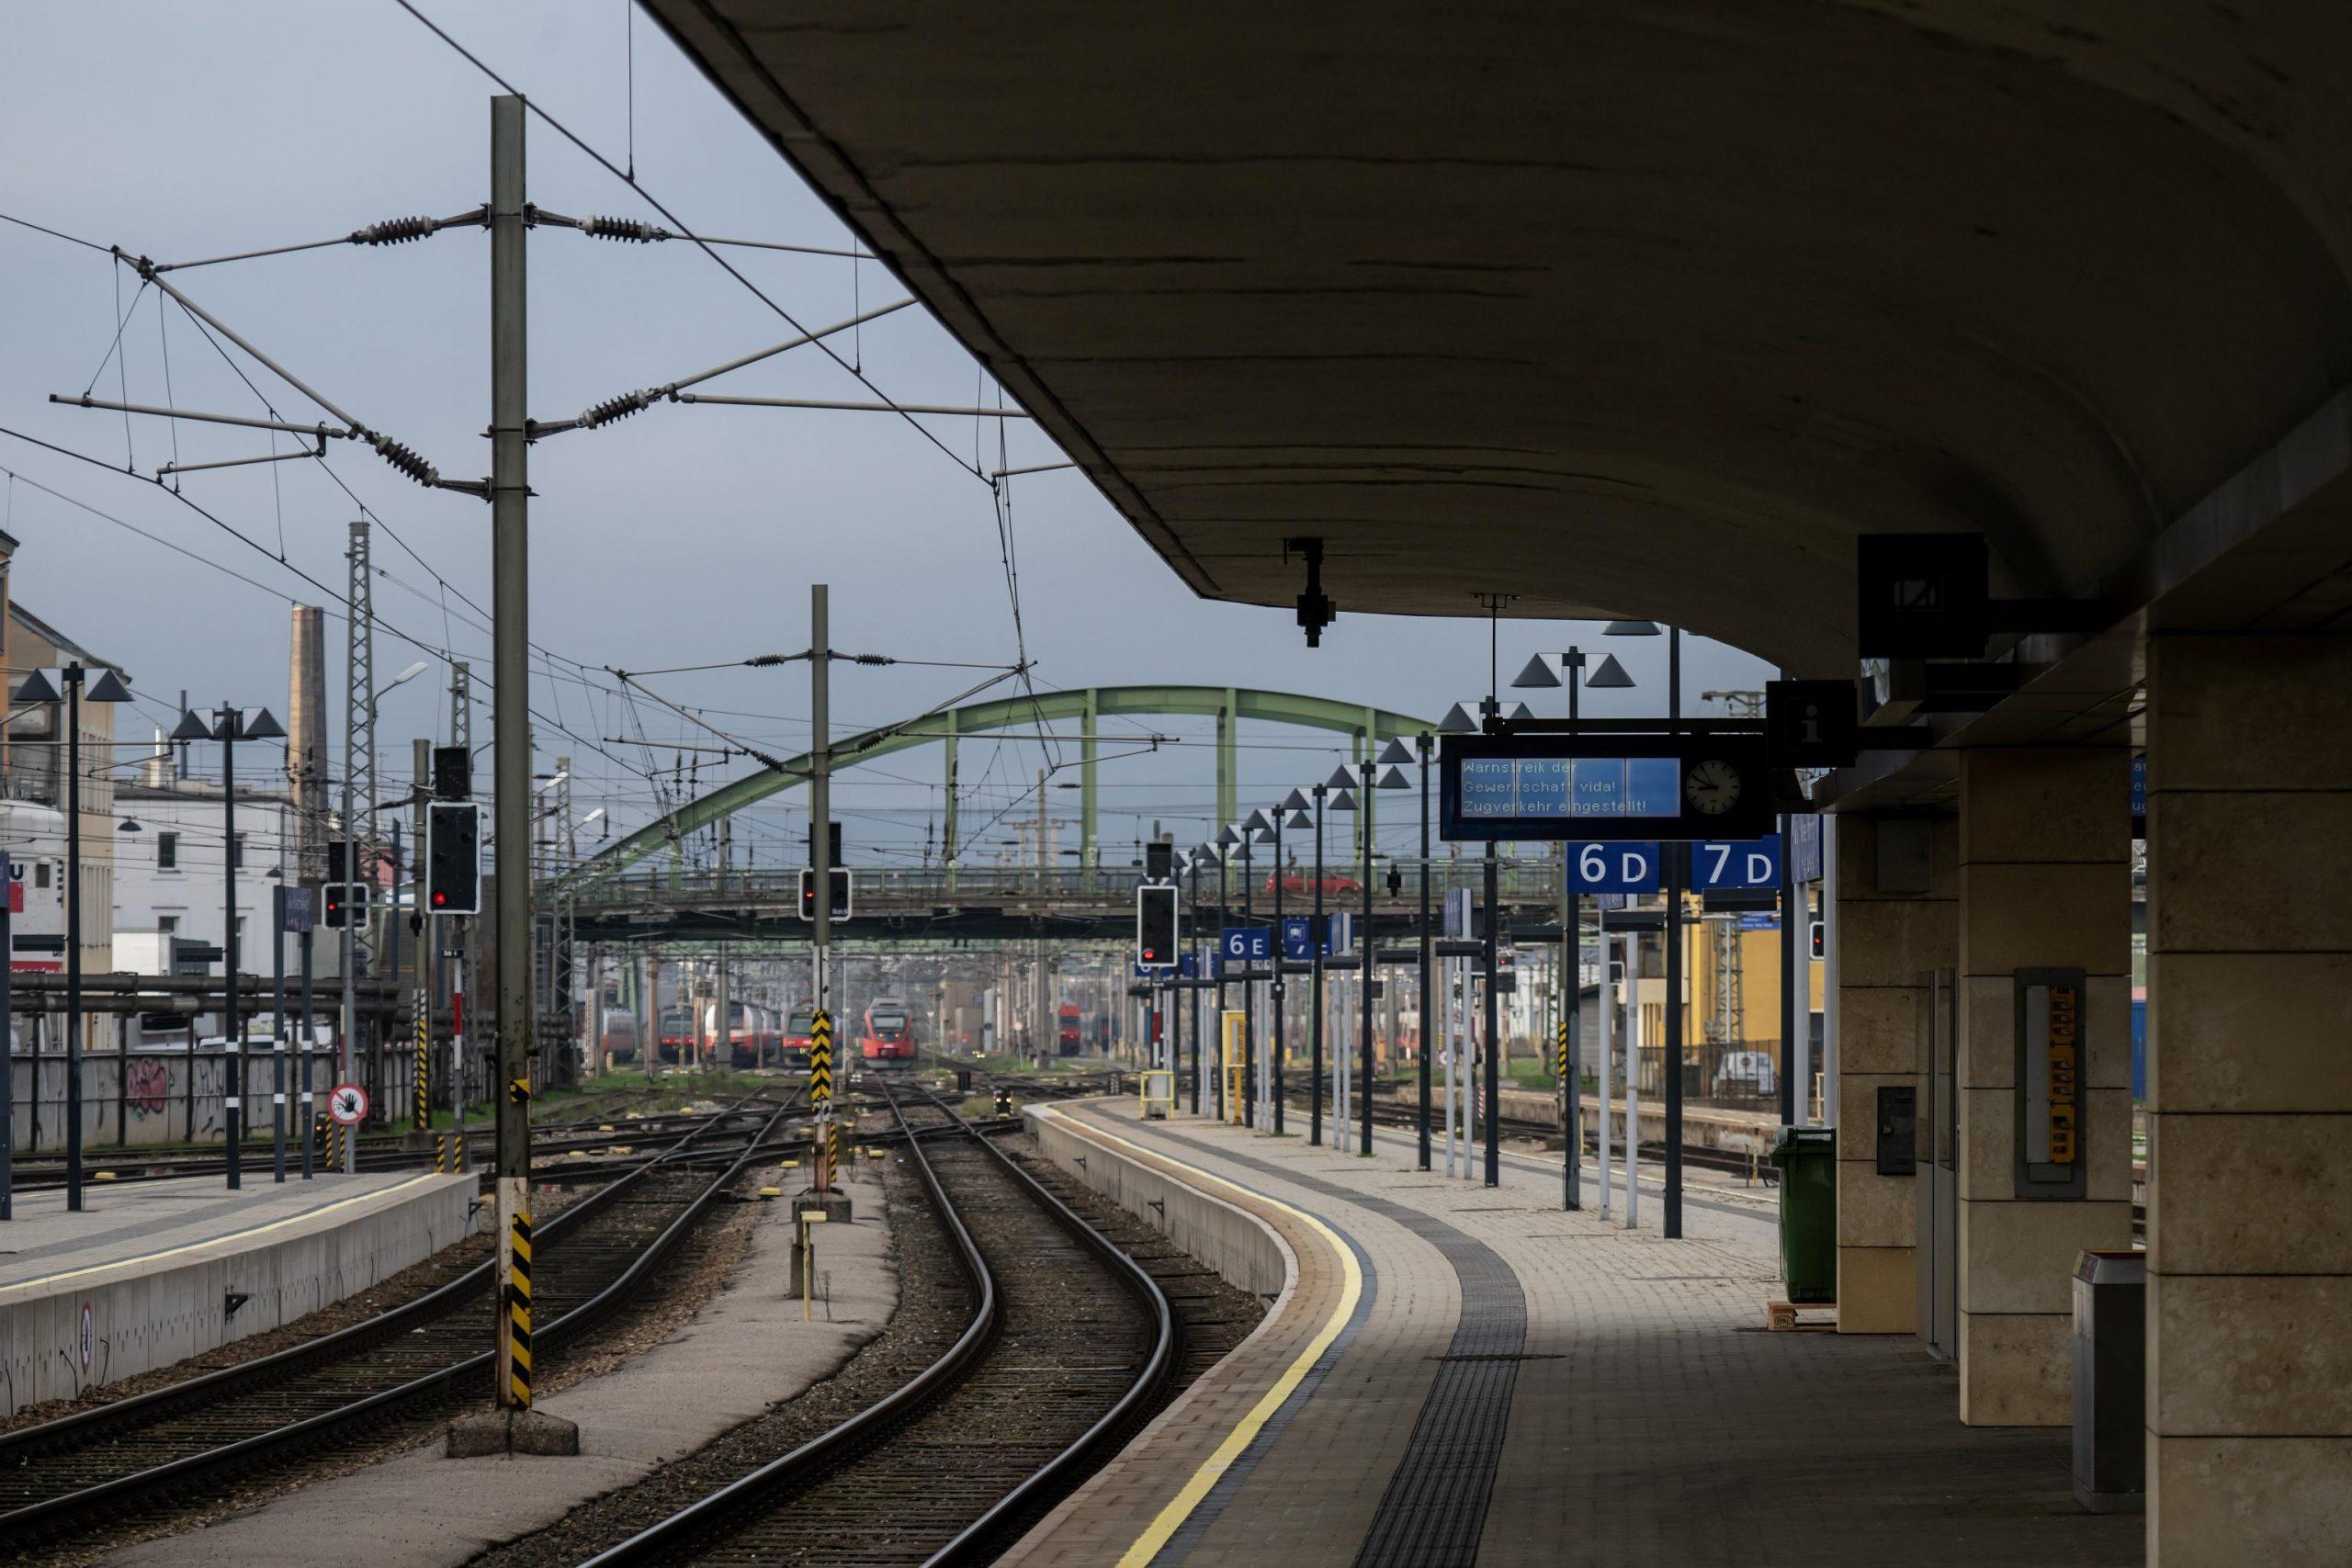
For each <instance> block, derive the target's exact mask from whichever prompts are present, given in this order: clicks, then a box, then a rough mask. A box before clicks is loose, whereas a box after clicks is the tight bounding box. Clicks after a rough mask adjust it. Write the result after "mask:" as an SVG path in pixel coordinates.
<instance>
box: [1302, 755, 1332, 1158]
mask: <svg viewBox="0 0 2352 1568" xmlns="http://www.w3.org/2000/svg"><path fill="white" fill-rule="evenodd" d="M1330 792H1331V786H1330V784H1329V782H1326V783H1323V784H1317V785H1315V786H1314V789H1313V791H1312V793H1313V795H1314V796H1315V926H1314V930H1313V932H1312V935H1313V937H1314V941H1313V942H1310V943H1309V944H1308V950H1307V958H1308V961H1309V963H1311V964H1313V965H1314V970H1313V978H1312V979H1311V980H1310V981H1309V983H1308V989H1309V991H1310V992H1311V995H1310V996H1309V998H1308V1001H1309V1004H1310V1006H1311V1008H1312V1014H1311V1016H1310V1018H1309V1020H1308V1028H1307V1037H1308V1039H1309V1041H1310V1042H1311V1045H1310V1052H1311V1054H1312V1055H1313V1056H1314V1066H1313V1067H1312V1068H1311V1069H1310V1078H1311V1089H1310V1092H1309V1093H1308V1096H1307V1100H1308V1109H1307V1118H1306V1141H1307V1142H1308V1143H1309V1144H1313V1145H1321V1144H1322V1142H1323V797H1324V796H1325V795H1329V794H1330ZM1336 1135H1337V1134H1336V1133H1335V1134H1334V1136H1335V1137H1336Z"/></svg>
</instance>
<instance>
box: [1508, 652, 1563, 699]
mask: <svg viewBox="0 0 2352 1568" xmlns="http://www.w3.org/2000/svg"><path fill="white" fill-rule="evenodd" d="M1510 683H1511V686H1512V688H1513V689H1514V690H1517V691H1534V690H1541V689H1543V688H1544V687H1547V686H1556V685H1558V684H1559V683H1560V677H1559V676H1558V675H1557V674H1555V673H1554V672H1553V670H1552V661H1551V660H1549V659H1547V658H1545V657H1544V655H1542V654H1540V653H1539V654H1537V655H1536V656H1535V657H1534V658H1532V659H1531V660H1528V661H1527V668H1526V669H1524V670H1521V671H1520V672H1519V673H1518V674H1516V675H1514V676H1512V677H1511V682H1510Z"/></svg>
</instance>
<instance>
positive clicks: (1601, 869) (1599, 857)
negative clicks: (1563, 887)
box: [1568, 841, 1657, 893]
mask: <svg viewBox="0 0 2352 1568" xmlns="http://www.w3.org/2000/svg"><path fill="white" fill-rule="evenodd" d="M1568 887H1569V890H1570V891H1571V892H1576V893H1655V892H1657V845H1656V844H1641V843H1625V842H1609V843H1603V842H1599V841H1595V842H1592V843H1589V844H1578V843H1573V842H1572V843H1570V844H1569V845H1568Z"/></svg>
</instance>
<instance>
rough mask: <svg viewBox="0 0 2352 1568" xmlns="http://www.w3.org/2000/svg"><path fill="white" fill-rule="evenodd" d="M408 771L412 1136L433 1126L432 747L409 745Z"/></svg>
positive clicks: (424, 742) (436, 960) (418, 742)
mask: <svg viewBox="0 0 2352 1568" xmlns="http://www.w3.org/2000/svg"><path fill="white" fill-rule="evenodd" d="M409 770H410V772H411V773H413V775H414V777H415V783H414V784H413V786H412V787H411V791H410V793H411V795H413V797H414V805H413V807H412V820H413V823H414V827H413V834H414V842H415V844H416V863H415V865H414V867H413V875H412V877H411V878H410V886H412V887H413V890H414V891H413V898H414V900H415V902H414V904H413V906H412V907H413V908H414V910H415V919H416V989H415V991H414V992H413V996H414V998H415V999H414V1004H413V1005H414V1008H415V1014H414V1017H413V1020H412V1022H413V1028H412V1030H411V1033H412V1034H413V1035H414V1037H415V1044H416V1049H415V1052H414V1055H413V1059H412V1060H411V1062H410V1071H411V1072H413V1074H414V1075H415V1081H414V1082H413V1083H412V1084H410V1085H409V1100H410V1101H411V1102H412V1103H413V1105H414V1106H415V1110H416V1131H418V1132H420V1133H423V1132H427V1131H429V1130H430V1129H431V1128H432V1126H433V974H434V971H435V969H437V968H439V967H440V964H441V955H440V953H438V952H437V951H436V950H437V949H438V947H439V946H440V944H439V942H436V941H435V937H437V936H438V935H439V932H438V931H436V930H435V927H436V926H437V924H438V923H439V922H438V921H436V920H435V918H434V917H433V916H432V915H431V914H430V913H428V912H427V911H426V909H425V907H424V868H425V863H426V862H427V861H428V860H429V859H430V858H431V855H430V846H429V845H428V844H427V843H426V841H425V840H426V836H427V835H428V834H429V833H430V832H431V830H432V829H431V817H430V814H429V813H428V812H427V811H426V810H425V806H424V803H425V802H426V801H428V800H430V799H432V798H433V742H432V741H430V740H428V739H423V738H422V737H420V738H418V739H413V740H411V741H410V742H409Z"/></svg>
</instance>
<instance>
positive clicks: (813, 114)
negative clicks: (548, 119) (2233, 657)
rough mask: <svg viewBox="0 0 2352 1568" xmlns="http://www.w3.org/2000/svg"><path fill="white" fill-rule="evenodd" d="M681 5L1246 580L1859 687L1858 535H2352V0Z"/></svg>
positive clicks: (2276, 597) (2118, 568)
mask: <svg viewBox="0 0 2352 1568" xmlns="http://www.w3.org/2000/svg"><path fill="white" fill-rule="evenodd" d="M649 8H650V10H651V11H652V12H653V13H654V14H655V15H656V16H657V17H660V18H661V20H662V22H663V23H664V24H665V25H666V26H667V27H668V28H670V29H671V31H672V32H673V36H675V37H676V38H677V39H679V40H680V41H681V42H682V43H683V45H684V47H685V49H686V50H687V51H689V52H690V53H691V54H692V55H694V56H695V58H696V59H698V60H699V61H700V62H702V63H703V65H704V67H705V68H706V70H707V72H708V73H709V74H710V76H711V78H712V79H713V80H714V81H715V82H716V83H717V84H718V86H719V87H720V88H721V90H723V91H724V92H725V93H727V94H728V95H729V96H731V97H732V98H733V99H734V100H735V101H736V102H737V103H738V104H739V105H740V106H741V107H742V109H743V111H744V112H745V114H746V115H747V116H749V118H751V119H752V121H753V123H755V124H756V125H757V126H759V127H760V128H761V129H762V130H763V131H764V132H765V133H766V134H767V135H768V136H769V137H770V138H771V139H772V140H773V141H774V143H775V146H776V147H777V149H778V150H779V151H780V152H782V153H783V154H784V155H785V156H786V157H787V158H789V159H790V160H791V161H792V162H793V163H794V164H796V165H797V166H798V167H799V168H800V169H801V170H802V171H803V172H804V173H805V174H806V175H807V176H808V177H809V179H810V180H811V181H813V182H814V184H815V185H816V186H817V187H818V188H819V189H820V190H821V191H822V192H824V193H825V194H826V195H827V196H828V197H830V198H831V200H832V201H833V202H834V203H835V204H836V205H837V206H838V208H839V209H840V210H841V211H842V213H843V215H844V216H845V217H846V218H847V219H848V220H850V222H851V223H853V224H854V226H855V227H856V228H857V229H858V230H859V231H861V232H862V233H864V234H865V236H867V238H868V239H869V241H870V242H871V243H872V244H873V245H874V246H875V247H876V250H877V252H878V254H880V255H881V256H882V257H884V258H885V259H886V260H887V261H888V264H889V265H891V266H892V267H893V268H895V269H896V270H897V271H898V272H899V274H900V275H901V276H903V277H904V278H905V279H906V281H907V282H908V283H909V284H910V286H911V287H912V288H914V290H915V291H916V292H917V293H918V294H919V295H920V296H921V297H922V299H923V300H924V301H925V302H926V303H927V304H928V305H929V306H930V307H931V309H932V310H933V311H935V312H936V313H937V315H938V316H939V317H940V319H941V320H943V321H944V322H945V323H946V324H947V326H948V327H949V329H950V330H951V331H953V332H954V333H956V335H957V336H958V337H959V338H961V339H962V341H963V342H964V343H965V344H967V345H968V346H969V347H970V348H971V349H972V351H973V352H974V353H975V354H977V355H979V356H980V358H981V359H982V360H984V361H985V362H986V363H987V365H988V366H989V368H990V369H991V370H993V371H994V372H995V373H996V374H997V375H998V376H999V377H1001V378H1002V380H1003V381H1004V382H1005V384H1006V385H1007V387H1008V388H1009V389H1010V390H1011V391H1012V394H1013V395H1015V396H1016V397H1018V398H1019V399H1020V400H1021V401H1022V402H1023V404H1024V405H1025V406H1026V407H1027V408H1028V409H1029V410H1030V411H1031V412H1034V413H1035V415H1036V417H1037V418H1038V419H1039V420H1040V421H1041V422H1042V423H1043V427H1044V428H1045V429H1046V431H1048V432H1049V433H1050V434H1052V435H1053V436H1054V437H1055V439H1057V441H1059V442H1060V443H1061V444H1062V445H1063V446H1064V447H1065V448H1066V449H1067V450H1068V452H1069V454H1070V455H1071V456H1072V457H1074V458H1076V459H1077V461H1078V462H1079V463H1080V465H1081V466H1082V467H1083V468H1085V469H1086V471H1087V472H1088V474H1090V475H1091V477H1092V479H1093V480H1094V482H1095V483H1096V484H1098V485H1099V486H1100V487H1101V488H1102V490H1103V492H1104V493H1105V494H1106V495H1108V496H1109V497H1110V498H1111V499H1112V501H1113V502H1114V503H1115V504H1116V505H1117V507H1118V508H1119V510H1120V511H1121V512H1122V513H1125V516H1126V518H1127V520H1128V521H1129V522H1130V523H1131V524H1132V525H1134V526H1135V528H1136V530H1137V531H1138V532H1139V533H1140V534H1141V535H1142V536H1144V537H1145V538H1146V539H1147V540H1148V541H1149V543H1150V545H1151V547H1153V548H1154V549H1156V550H1157V551H1158V552H1159V554H1160V555H1161V557H1162V558H1165V559H1166V561H1167V562H1168V564H1169V566H1170V568H1171V569H1172V570H1175V571H1176V572H1178V573H1179V574H1180V575H1181V576H1182V578H1183V579H1184V581H1187V582H1188V583H1190V584H1192V586H1193V588H1194V589H1195V590H1196V591H1197V592H1200V593H1202V594H1204V595H1207V596H1210V597H1215V598H1222V599H1232V600H1239V601H1244V602H1253V603H1262V604H1283V605H1287V604H1289V603H1291V601H1292V600H1293V598H1294V597H1295V595H1296V594H1297V593H1298V592H1299V591H1300V588H1301V586H1302V570H1301V568H1300V565H1299V564H1298V562H1297V560H1296V559H1295V558H1293V559H1291V560H1290V561H1288V562H1285V560H1284V558H1283V541H1284V540H1285V539H1286V538H1289V537H1295V536H1319V537H1322V538H1324V539H1325V540H1327V541H1328V544H1327V549H1328V559H1327V563H1326V565H1325V568H1324V579H1325V585H1326V588H1327V590H1328V592H1329V593H1330V594H1331V596H1332V597H1333V599H1334V600H1336V601H1337V603H1338V604H1339V606H1340V611H1341V613H1342V614H1343V615H1344V614H1345V613H1346V612H1348V611H1351V610H1361V611H1396V612H1409V613H1424V614H1432V615H1460V614H1466V613H1476V604H1475V601H1474V595H1476V594H1477V593H1480V592H1493V591H1500V592H1510V593H1513V594H1516V595H1517V596H1518V597H1517V598H1516V600H1515V601H1514V602H1513V603H1512V604H1511V605H1510V612H1509V613H1511V614H1517V615H1547V616H1568V615H1611V616H1619V615H1623V616H1641V617H1647V618H1654V619H1660V620H1668V621H1672V622H1675V623H1678V624H1679V625H1682V626H1688V627H1691V628H1693V629H1695V630H1697V631H1700V632H1702V633H1705V634H1707V635H1709V636H1713V637H1720V638H1723V639H1724V640H1726V641H1729V642H1731V643H1734V644H1736V645H1739V646H1741V647H1743V648H1746V649H1750V650H1752V651H1754V652H1756V653H1758V654H1760V655H1762V656H1763V657H1765V658H1767V659H1769V660H1772V661H1774V662H1776V663H1779V664H1781V665H1782V666H1783V667H1785V668H1787V669H1788V670H1790V671H1792V672H1794V673H1805V674H1835V675H1843V674H1847V673H1850V672H1851V671H1852V670H1853V667H1854V666H1853V657H1854V645H1853V596H1854V588H1853V579H1852V567H1853V557H1854V545H1853V540H1854V538H1855V536H1856V535H1857V534H1859V533H1861V532H1866V531H1885V530H1966V531H1973V532H1979V533H1982V534H1984V535H1985V536H1986V537H1987V539H1988V540H1989V542H1990V545H1991V548H1992V556H1993V560H1994V563H1995V564H1994V570H1995V579H1996V581H1995V588H1996V592H1998V593H2004V594H2014V595H2033V596H2065V597H2078V598H2079V597H2085V596H2091V595H2106V596H2108V597H2109V598H2111V599H2113V600H2114V601H2115V603H2116V604H2117V607H2118V611H2119V614H2121V613H2123V612H2128V611H2131V610H2135V609H2137V608H2139V607H2141V606H2144V605H2149V604H2154V603H2156V602H2157V601H2158V600H2159V599H2160V598H2162V597H2163V596H2164V595H2165V594H2166V593H2168V592H2175V591H2177V590H2179V589H2181V588H2182V587H2183V586H2184V585H2186V584H2188V582H2189V581H2191V580H2192V579H2194V578H2197V577H2198V576H2199V574H2200V573H2203V572H2205V571H2206V570H2207V569H2208V568H2211V567H2212V566H2214V565H2215V564H2216V563H2218V562H2220V561H2222V558H2224V557H2225V556H2228V555H2230V554H2231V553H2232V552H2233V551H2239V550H2240V549H2241V547H2245V546H2249V545H2252V544H2257V543H2260V542H2261V538H2260V537H2259V536H2263V535H2264V534H2265V531H2266V530H2269V529H2271V528H2272V526H2273V525H2277V524H2279V523H2281V522H2282V520H2286V519H2289V517H2290V513H2296V512H2297V511H2298V509H2301V512H2302V514H2303V520H2304V521H2305V522H2309V521H2310V517H2311V512H2310V509H2311V508H2312V506H2313V505H2322V506H2324V507H2327V508H2332V509H2333V511H2334V513H2335V516H2334V518H2333V523H2334V524H2335V525H2339V526H2338V529H2337V531H2338V532H2339V534H2340V524H2341V522H2342V521H2343V513H2344V509H2343V505H2342V498H2341V495H2340V493H2338V492H2339V491H2340V490H2341V488H2342V487H2341V485H2340V484H2339V482H2338V481H2339V480H2340V479H2341V478H2342V476H2343V474H2344V472H2345V470H2346V466H2347V462H2352V416H2347V412H2346V400H2345V399H2344V398H2343V397H2342V396H2341V395H2340V394H2342V393H2343V392H2344V390H2345V389H2346V387H2347V384H2352V286H2348V285H2347V272H2348V269H2347V262H2352V6H2338V5H2317V4H2291V3H2287V0H2274V3H2262V0H2256V3H2253V4H2245V5H2239V6H2217V5H2211V4H2205V3H2202V0H2199V3H2195V4H2191V3H2188V0H2075V3H2073V4H2067V5H2063V6H2061V5H2055V4H2036V3H2033V0H2004V3H1999V4H1996V3H1993V0H1899V3H1898V0H1884V3H1872V0H1853V3H1848V4H1838V3H1831V0H1659V3H1655V4H1644V5H1610V4H1575V3H1570V4H1556V5H1529V4H1510V5H1505V4H1487V3H1473V4H1466V5H1456V6H1327V5H1305V6H1268V5H1263V4H1251V5H1237V4H1230V3H1218V0H1211V3H1206V4H1198V5H1171V6H1123V5H1103V4H1100V3H1099V0H1082V3H1081V0H995V3H992V4H988V5H975V6H933V5H916V4H911V3H908V0H872V3H870V4H861V5H859V6H855V7H853V8H851V9H849V10H847V11H844V10H842V8H841V7H840V6H835V5H828V4H820V3H818V0H649ZM2217 519H2218V521H2217ZM2184 529H2185V530H2186V531H2184ZM2322 532H2323V533H2324V532H2326V530H2322ZM2267 537H2268V540H2269V544H2270V545H2271V546H2272V547H2274V548H2272V549H2270V550H2269V551H2268V552H2267V553H2268V557H2269V559H2268V563H2267V566H2262V565H2261V563H2259V562H2257V563H2256V565H2257V567H2258V568H2259V570H2256V572H2255V575H2254V576H2253V577H2251V578H2245V577H2233V579H2232V580H2231V581H2230V583H2229V584H2228V586H2229V588H2230V590H2231V592H2233V593H2234V594H2235V595H2236V597H2235V598H2234V599H2233V600H2232V601H2231V602H2232V604H2234V605H2236V606H2237V607H2238V609H2243V608H2244V607H2245V605H2246V604H2252V603H2253V602H2255V601H2256V600H2259V599H2262V598H2264V597H2265V596H2266V595H2267V597H2268V599H2269V601H2270V602H2271V603H2273V604H2278V603H2289V602H2295V601H2296V600H2297V596H2298V595H2301V596H2304V597H2303V601H2302V602H2308V603H2317V601H2316V600H2312V599H2311V597H2310V596H2311V595H2313V594H2318V595H2319V596H2320V597H2321V598H2324V597H2326V596H2327V594H2328V592H2329V590H2327V589H2326V588H2325V587H2324V583H2325V582H2326V581H2329V580H2330V579H2331V578H2333V577H2334V576H2335V572H2336V569H2337V568H2338V567H2339V566H2340V564H2341V557H2342V555H2343V554H2352V552H2341V553H2340V554H2339V555H2338V556H2336V557H2330V558H2326V559H2324V560H2323V559H2322V557H2323V556H2324V555H2325V554H2326V552H2325V549H2324V547H2316V546H2312V539H2311V537H2310V536H2298V539H2297V541H2290V544H2291V546H2292V547H2291V548H2290V551H2289V553H2290V554H2292V555H2293V556H2294V560H2293V562H2292V563H2291V564H2288V565H2281V563H2280V561H2279V560H2278V548H2275V547H2278V545H2279V543H2280V536H2278V534H2276V533H2275V532H2274V533H2271V534H2269V535H2268V536H2267ZM2258 553H2259V552H2258ZM2246 559H2247V558H2245V557H2244V556H2243V555H2241V558H2240V565H2241V566H2243V565H2244V564H2245V560H2246ZM2205 581H2206V584H2207V586H2208V587H2209V588H2211V587H2212V586H2214V583H2215V581H2216V580H2214V579H2212V578H2211V577H2207V578H2206V579H2205ZM2336 581H2341V580H2340V579H2336ZM2229 613H2231V614H2236V613H2237V610H2232V611H2231V612H2229ZM2111 677H2120V678H2121V679H2122V680H2123V681H2124V682H2126V683H2128V681H2129V677H2130V671H2129V667H2128V660H2125V661H2122V662H2119V661H2117V660H2113V659H2110V660H2109V663H2108V665H2107V666H2106V667H2105V673H2104V674H2102V675H2100V676H2098V677H2097V678H2096V679H2092V680H2089V681H2088V682H2087V684H2088V685H2089V686H2097V685H2099V684H2101V683H2102V682H2108V681H2109V679H2110V678H2111Z"/></svg>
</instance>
